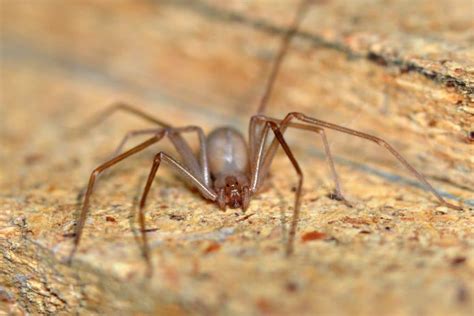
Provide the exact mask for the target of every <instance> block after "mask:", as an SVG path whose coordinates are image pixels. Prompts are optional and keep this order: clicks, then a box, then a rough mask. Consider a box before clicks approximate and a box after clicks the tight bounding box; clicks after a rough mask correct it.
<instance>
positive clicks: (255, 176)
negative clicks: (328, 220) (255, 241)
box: [250, 117, 303, 256]
mask: <svg viewBox="0 0 474 316" xmlns="http://www.w3.org/2000/svg"><path fill="white" fill-rule="evenodd" d="M253 118H254V117H253ZM253 118H252V121H253V122H251V124H252V123H254V119H253ZM269 128H271V129H272V131H273V134H274V135H275V140H276V141H277V142H278V143H279V144H280V145H281V147H282V148H283V150H284V151H285V154H286V155H287V157H288V159H289V160H290V162H291V164H292V165H293V167H294V169H295V171H296V173H297V175H298V185H297V187H296V192H295V205H294V209H293V218H292V221H291V227H290V231H289V237H288V243H287V247H286V255H287V256H289V255H291V254H292V253H293V249H294V241H295V235H296V229H297V226H298V219H299V214H300V205H301V192H302V187H303V172H302V171H301V168H300V166H299V164H298V162H297V161H296V158H295V156H294V155H293V153H292V151H291V149H290V147H289V146H288V144H287V143H286V140H285V138H284V137H283V134H282V132H281V130H280V127H279V126H278V124H277V123H275V122H273V121H265V125H264V127H263V130H262V133H261V137H260V142H259V146H258V148H257V151H256V153H255V154H256V156H255V157H253V159H255V162H254V166H255V168H254V169H253V170H252V176H251V179H252V180H251V187H250V190H251V191H252V193H255V192H256V190H257V186H258V183H259V182H260V181H259V180H260V178H261V177H262V176H265V174H264V173H262V172H261V171H262V170H261V169H260V166H261V160H262V157H263V151H264V147H265V139H266V138H267V135H268V132H269Z"/></svg>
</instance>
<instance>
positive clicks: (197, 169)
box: [112, 125, 211, 186]
mask: <svg viewBox="0 0 474 316" xmlns="http://www.w3.org/2000/svg"><path fill="white" fill-rule="evenodd" d="M158 130H159V129H156V128H155V129H143V130H133V131H130V132H128V133H127V134H125V136H124V137H123V139H122V141H121V142H120V143H119V145H118V146H117V148H116V149H115V151H114V154H113V155H112V157H114V156H117V155H118V154H120V152H121V151H122V149H123V147H125V144H126V143H127V141H128V140H129V139H130V138H132V137H135V136H140V135H146V134H153V133H156V132H157V131H158ZM169 130H170V131H173V133H168V134H167V136H168V138H169V140H170V141H171V143H172V144H173V145H174V147H175V148H176V150H177V151H178V153H179V154H180V156H181V158H182V159H183V164H184V165H185V166H186V167H187V168H188V169H189V170H191V171H192V172H193V173H194V174H199V175H202V176H203V181H204V183H205V184H206V185H207V186H210V185H211V175H210V172H209V162H208V158H207V149H206V136H205V135H204V131H203V130H202V128H200V127H199V126H194V125H190V126H185V127H180V128H169ZM193 132H194V133H196V135H197V136H198V140H199V162H198V160H197V159H196V157H195V156H194V154H193V151H192V149H191V147H190V146H189V145H188V143H187V142H186V141H185V140H184V138H183V137H182V136H181V134H184V133H193Z"/></svg>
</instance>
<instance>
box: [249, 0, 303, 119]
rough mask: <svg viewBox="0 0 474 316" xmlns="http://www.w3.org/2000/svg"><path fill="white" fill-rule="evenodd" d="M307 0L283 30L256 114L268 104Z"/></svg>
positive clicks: (260, 112)
mask: <svg viewBox="0 0 474 316" xmlns="http://www.w3.org/2000/svg"><path fill="white" fill-rule="evenodd" d="M308 2H309V1H308V0H301V2H300V4H299V6H298V8H297V11H296V14H295V16H294V18H293V21H292V22H291V25H290V27H289V28H288V29H287V31H286V32H285V35H284V36H283V39H282V41H281V44H280V47H279V49H278V53H277V56H276V58H275V60H274V61H273V64H272V67H271V70H270V75H269V76H268V79H267V83H266V85H265V90H264V91H263V94H262V98H261V99H260V103H259V105H258V109H257V114H262V113H264V112H265V109H266V107H267V104H268V100H269V99H270V95H271V92H272V90H273V86H274V84H275V80H276V78H277V76H278V72H279V71H280V68H281V64H282V62H283V58H284V57H285V55H286V53H287V51H288V47H289V46H290V42H291V39H292V38H293V36H295V34H296V32H297V31H298V28H299V25H300V23H301V21H302V20H303V17H304V14H305V13H306V12H307V10H306V8H307V6H308Z"/></svg>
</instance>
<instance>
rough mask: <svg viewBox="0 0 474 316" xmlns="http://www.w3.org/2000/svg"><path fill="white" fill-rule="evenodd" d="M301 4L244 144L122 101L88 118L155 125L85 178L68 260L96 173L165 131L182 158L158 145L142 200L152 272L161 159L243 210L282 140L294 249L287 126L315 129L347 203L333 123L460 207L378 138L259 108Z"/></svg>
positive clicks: (236, 135)
mask: <svg viewBox="0 0 474 316" xmlns="http://www.w3.org/2000/svg"><path fill="white" fill-rule="evenodd" d="M305 8H306V1H304V0H303V1H302V3H301V4H300V6H299V7H298V10H297V13H296V15H295V18H294V20H293V22H292V24H291V26H290V27H289V28H288V30H287V32H286V33H285V35H284V37H283V40H282V43H281V46H280V49H279V51H278V55H277V57H276V58H275V61H274V62H273V65H272V69H271V73H270V76H269V78H268V81H267V84H266V88H265V91H264V94H263V96H262V98H261V100H260V104H259V107H258V110H257V114H256V115H254V116H252V117H251V118H250V125H249V142H248V144H247V143H246V141H245V138H244V136H243V135H242V133H240V132H239V131H237V130H235V129H233V128H231V127H220V128H217V129H215V130H214V131H212V132H211V133H210V134H209V135H208V136H207V137H206V136H205V135H204V132H203V130H202V129H201V128H200V127H198V126H193V125H190V126H184V127H173V126H171V125H170V124H167V123H165V122H163V121H161V120H158V119H156V118H154V117H153V116H151V115H149V114H146V113H144V112H143V111H141V110H138V109H136V108H134V107H132V106H130V105H127V104H124V103H118V104H115V105H112V106H111V107H109V108H108V109H106V110H105V111H104V112H102V113H101V114H99V115H98V116H97V117H96V118H95V119H94V120H93V121H92V122H91V124H93V125H95V124H97V123H98V122H100V121H102V120H103V119H104V118H106V117H107V116H109V115H110V114H112V113H113V112H115V111H118V110H123V111H126V112H129V113H131V114H134V115H137V116H139V117H141V118H143V119H145V120H147V121H150V122H152V123H154V124H156V125H158V126H159V128H155V129H147V130H137V131H131V132H129V133H128V134H127V135H126V136H125V137H124V138H123V140H122V142H121V143H120V145H119V147H118V148H117V150H116V151H115V155H114V158H112V159H110V160H108V161H106V162H105V163H103V164H101V165H99V166H98V167H97V168H95V169H94V171H93V172H92V174H91V176H90V179H89V184H88V186H87V191H86V193H85V197H84V202H83V205H82V210H81V214H80V218H79V221H78V223H77V226H76V230H75V235H74V246H73V248H72V251H71V253H70V256H69V262H71V260H72V257H73V255H74V254H75V252H76V250H77V247H78V246H79V242H80V240H81V235H82V231H83V229H84V223H85V221H86V217H87V212H88V206H89V199H90V196H91V194H92V191H93V188H94V184H95V182H96V179H97V177H98V176H99V174H101V173H102V172H103V171H104V170H106V169H108V168H110V167H112V166H114V165H115V164H117V163H118V162H120V161H122V160H124V159H125V158H128V157H130V156H132V155H134V154H136V153H138V152H140V151H142V150H144V149H145V148H147V147H149V146H151V145H153V144H155V143H157V142H159V141H160V140H161V139H163V138H164V137H168V138H169V139H170V140H171V142H172V143H173V145H174V147H175V148H176V150H177V151H178V153H179V155H180V156H181V159H182V162H178V161H177V160H175V159H174V158H173V157H171V156H170V155H168V154H167V153H165V152H162V151H161V152H159V153H158V154H156V155H155V158H154V160H153V164H152V167H151V170H150V173H149V176H148V179H147V182H146V185H145V189H144V191H143V194H142V197H141V200H140V205H139V223H140V228H141V236H142V241H143V249H144V250H143V255H144V257H145V260H146V261H147V264H148V268H149V271H150V272H151V263H150V255H149V247H148V241H147V234H146V231H147V230H146V225H145V205H146V200H147V196H148V193H149V192H150V188H151V185H152V183H153V180H154V178H155V175H156V173H157V171H158V168H159V167H160V164H161V162H162V161H163V162H165V163H166V164H168V165H169V166H170V167H172V168H173V169H175V170H176V171H178V172H179V173H180V174H181V175H182V176H183V177H184V179H185V180H186V181H187V182H188V183H189V184H190V185H191V186H194V187H196V188H197V189H198V190H199V192H200V193H201V195H202V196H203V197H204V198H206V199H208V200H211V201H214V202H216V203H217V205H218V206H219V208H221V209H222V210H224V209H225V208H226V207H227V206H228V207H230V208H241V209H242V210H245V209H247V207H248V205H249V202H250V200H251V198H252V197H253V196H254V195H255V194H257V193H258V191H259V189H260V187H261V184H262V182H263V179H265V178H266V176H267V174H268V170H269V167H270V165H271V163H272V161H273V158H274V156H275V153H276V150H277V149H278V146H279V145H280V146H281V147H282V148H283V150H284V152H285V154H286V155H287V157H288V159H289V160H290V161H291V163H292V165H293V167H294V169H295V171H296V173H297V175H298V184H297V186H296V192H295V205H294V211H293V218H292V222H291V228H290V231H289V238H288V242H287V245H286V254H287V255H290V254H291V253H292V252H293V244H294V239H295V234H296V229H297V223H298V217H299V211H300V202H301V188H302V184H303V173H302V171H301V169H300V166H299V164H298V162H297V161H296V159H295V157H294V156H293V153H292V151H291V149H290V147H289V146H288V144H287V143H286V141H285V137H284V133H285V131H286V129H287V128H296V129H302V130H308V131H311V132H316V133H318V134H319V135H320V136H321V137H322V140H323V144H324V150H325V153H326V155H327V157H328V162H329V167H330V169H331V173H332V177H333V179H334V182H335V197H336V199H338V200H341V201H344V202H345V203H347V204H348V205H349V203H348V202H347V200H346V199H345V198H344V196H343V194H342V191H341V187H340V184H339V179H338V176H337V173H336V169H335V167H334V161H333V158H332V155H331V151H330V148H329V143H328V141H327V138H326V134H325V129H332V130H336V131H339V132H342V133H346V134H350V135H353V136H356V137H360V138H363V139H366V140H369V141H372V142H374V143H376V144H377V145H380V146H381V147H383V148H385V149H387V150H388V151H389V152H390V153H391V154H392V155H393V156H394V157H395V158H396V159H398V160H399V161H400V162H401V163H402V164H403V165H404V166H405V167H406V168H407V169H408V171H410V172H411V173H412V174H413V175H414V176H415V177H416V178H417V179H418V180H419V181H420V182H422V183H423V184H424V185H425V186H426V187H427V188H428V189H429V190H430V191H431V193H433V195H434V196H435V197H436V198H437V199H438V200H439V202H440V203H441V204H443V205H445V206H447V207H449V208H452V209H456V210H460V209H461V208H460V207H459V206H456V205H453V204H450V203H448V202H446V201H445V200H444V199H443V198H442V197H441V196H440V195H439V194H438V193H437V192H436V190H435V189H434V188H433V187H432V186H431V185H430V184H429V183H428V181H427V180H426V179H425V177H424V176H423V175H421V174H420V173H419V172H418V171H417V170H416V169H415V168H414V167H412V166H411V165H410V164H409V163H408V162H407V161H406V160H405V159H404V158H403V157H402V156H401V155H400V154H399V153H398V152H397V151H396V150H395V149H394V148H393V147H392V146H391V145H389V144H388V143H387V142H386V141H384V140H383V139H381V138H378V137H376V136H372V135H369V134H366V133H363V132H359V131H356V130H353V129H349V128H346V127H343V126H339V125H335V124H332V123H328V122H325V121H321V120H318V119H316V118H312V117H309V116H306V115H305V114H303V113H298V112H291V113H288V114H287V115H286V117H285V118H284V119H282V120H280V119H275V118H271V117H268V116H266V115H264V114H263V113H264V112H265V108H266V105H267V103H268V102H267V101H268V98H269V96H270V93H271V91H272V87H273V84H274V82H275V78H276V76H277V74H278V71H279V69H280V65H281V63H282V60H283V57H284V56H285V54H286V52H287V50H288V46H289V43H290V40H291V38H292V37H293V35H294V34H295V33H296V32H297V29H298V26H299V24H300V22H301V20H302V17H303V15H304V13H305ZM295 121H296V122H295ZM270 130H271V131H272V132H273V134H274V136H275V137H274V139H273V140H272V142H271V144H270V145H269V146H266V141H267V138H268V134H269V133H270ZM189 132H194V133H197V135H198V137H199V142H200V151H199V155H198V157H197V156H195V154H194V153H193V151H192V150H191V147H190V146H189V145H188V143H187V142H186V141H185V140H184V138H183V137H182V136H181V134H183V133H189ZM143 134H151V135H152V137H151V138H149V139H148V140H146V141H144V142H143V143H141V144H139V145H137V146H135V147H133V148H132V149H130V150H127V151H126V152H124V153H120V152H121V150H122V148H123V146H124V145H125V143H126V141H127V140H128V139H129V138H130V137H132V136H136V135H143Z"/></svg>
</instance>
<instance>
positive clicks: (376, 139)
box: [262, 112, 462, 210]
mask: <svg viewBox="0 0 474 316" xmlns="http://www.w3.org/2000/svg"><path fill="white" fill-rule="evenodd" d="M265 119H267V120H271V121H274V122H277V123H280V128H281V129H283V128H284V126H285V125H288V126H290V127H291V126H293V127H297V128H303V129H306V127H303V126H307V125H306V124H294V123H289V122H290V121H291V120H292V119H297V120H299V121H302V122H304V123H307V124H311V125H310V126H316V127H319V128H323V129H324V128H327V129H332V130H336V131H338V132H341V133H345V134H349V135H352V136H356V137H360V138H363V139H367V140H369V141H372V142H374V143H376V144H377V145H379V146H381V147H383V148H385V149H387V150H388V152H389V153H390V154H392V156H394V157H395V158H396V159H397V160H398V161H399V162H400V163H401V164H402V165H403V166H404V167H405V168H406V169H407V170H408V171H409V172H410V173H411V174H412V175H414V176H415V177H416V178H417V179H418V181H420V182H421V183H423V184H424V185H425V186H426V188H427V189H428V190H429V191H430V192H431V193H432V194H433V195H434V196H435V197H436V198H437V199H438V201H439V202H440V203H441V204H442V205H444V206H446V207H449V208H452V209H456V210H462V208H461V207H459V206H457V205H454V204H451V203H448V202H447V201H446V200H444V199H443V198H442V197H441V195H439V193H438V192H437V191H436V190H435V189H434V188H433V186H432V185H431V184H430V183H429V182H428V180H426V178H425V177H424V176H423V175H422V174H421V173H419V172H418V171H417V170H416V169H415V168H414V167H413V166H412V165H410V164H409V163H408V161H407V160H406V159H405V158H404V157H403V156H402V155H401V154H400V153H399V152H398V151H396V150H395V149H394V148H393V147H392V146H391V145H390V144H389V143H387V142H386V141H385V140H383V139H381V138H379V137H376V136H373V135H370V134H366V133H363V132H359V131H356V130H353V129H350V128H346V127H343V126H340V125H336V124H332V123H329V122H325V121H321V120H318V119H315V118H312V117H309V116H306V115H304V114H303V113H299V112H291V113H288V115H287V116H286V117H285V119H283V120H281V121H280V120H276V119H272V118H265ZM276 146H278V144H276V141H275V140H274V141H273V143H272V144H271V145H270V148H269V149H268V151H267V155H266V157H265V161H264V162H263V166H262V169H263V172H266V170H267V169H268V166H269V164H270V163H271V160H272V159H273V156H274V151H275V150H276V149H273V151H270V150H272V147H276Z"/></svg>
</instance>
